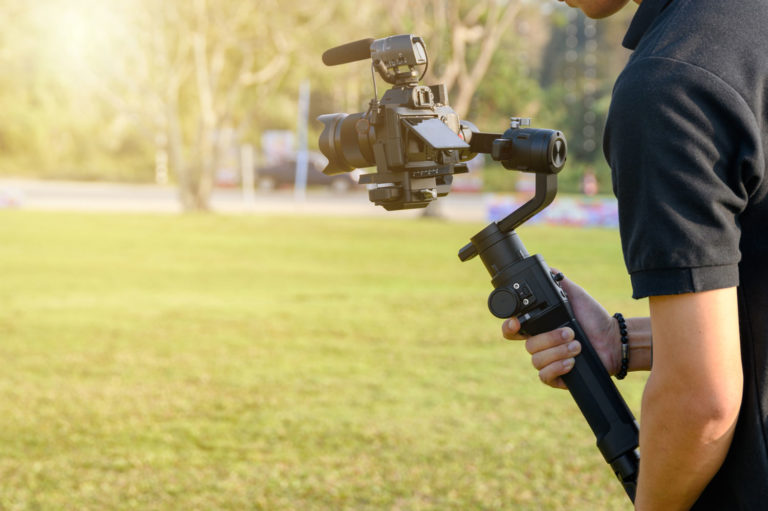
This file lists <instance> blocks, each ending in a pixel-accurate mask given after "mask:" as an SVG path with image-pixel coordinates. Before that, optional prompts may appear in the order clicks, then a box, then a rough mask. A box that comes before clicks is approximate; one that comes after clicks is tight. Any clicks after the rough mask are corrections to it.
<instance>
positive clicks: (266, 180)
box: [255, 153, 359, 193]
mask: <svg viewBox="0 0 768 511" xmlns="http://www.w3.org/2000/svg"><path fill="white" fill-rule="evenodd" d="M326 164H327V160H326V159H325V157H324V156H323V155H322V154H314V153H311V154H310V156H309V161H308V165H307V186H326V187H329V188H330V189H331V190H333V191H334V192H338V193H343V192H347V191H349V190H351V189H352V188H353V187H355V186H357V176H358V175H359V172H354V171H353V172H347V173H345V174H338V175H336V176H326V175H325V174H323V170H322V169H323V168H325V165H326ZM295 179H296V158H295V156H294V157H290V158H286V159H284V160H282V161H280V162H278V163H274V164H271V165H265V166H261V167H259V168H257V169H256V181H255V182H256V184H257V186H258V187H259V189H261V190H265V191H269V190H275V189H277V188H284V187H293V185H294V182H295Z"/></svg>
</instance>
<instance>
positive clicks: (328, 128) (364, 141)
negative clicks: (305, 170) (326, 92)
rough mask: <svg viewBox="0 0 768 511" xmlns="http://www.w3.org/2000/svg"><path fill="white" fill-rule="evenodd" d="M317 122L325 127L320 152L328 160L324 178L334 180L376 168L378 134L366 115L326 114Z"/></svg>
mask: <svg viewBox="0 0 768 511" xmlns="http://www.w3.org/2000/svg"><path fill="white" fill-rule="evenodd" d="M317 120H318V121H320V122H322V123H323V124H324V125H325V128H324V129H323V132H322V133H321V134H320V141H319V142H320V152H322V153H323V155H324V156H325V157H326V158H328V165H327V166H326V167H325V168H324V169H323V173H324V174H327V175H329V176H333V175H335V174H342V173H344V172H349V171H351V170H354V169H361V168H365V167H370V166H373V165H375V164H376V162H375V160H374V158H373V143H374V142H375V140H376V134H375V132H374V129H373V126H371V124H370V122H368V119H367V118H366V117H365V114H364V113H362V112H360V113H356V114H326V115H321V116H320V117H318V118H317Z"/></svg>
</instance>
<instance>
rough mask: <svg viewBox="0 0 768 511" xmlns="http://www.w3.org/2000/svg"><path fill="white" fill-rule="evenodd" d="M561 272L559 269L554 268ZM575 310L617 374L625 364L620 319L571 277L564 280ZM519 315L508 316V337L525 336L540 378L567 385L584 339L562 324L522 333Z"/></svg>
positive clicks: (504, 327) (504, 330) (505, 328)
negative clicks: (539, 331) (528, 334)
mask: <svg viewBox="0 0 768 511" xmlns="http://www.w3.org/2000/svg"><path fill="white" fill-rule="evenodd" d="M552 271H554V272H557V270H554V269H553V270H552ZM560 285H561V286H562V287H563V289H564V290H565V292H566V293H567V294H568V300H569V301H570V302H571V306H572V307H573V312H574V314H575V316H576V319H577V320H578V322H579V324H581V327H582V328H583V329H584V332H585V333H586V334H587V335H588V336H589V340H590V341H591V343H592V346H593V347H594V348H595V351H597V354H598V356H599V357H600V360H601V361H602V362H603V365H605V367H606V369H608V372H609V373H610V374H616V373H617V372H618V370H619V368H620V367H621V344H620V343H621V335H620V334H619V326H618V323H617V322H616V320H615V319H614V318H613V317H612V316H611V315H610V314H608V312H607V311H606V310H605V308H604V307H603V306H602V305H600V304H599V303H598V302H597V301H596V300H595V299H594V298H592V297H591V296H590V295H589V294H588V293H587V292H586V291H584V290H583V289H582V288H581V287H579V286H578V285H576V284H574V283H573V282H571V281H570V280H568V279H564V280H562V281H561V282H560ZM519 330H520V323H519V322H518V321H517V318H510V319H508V320H506V321H505V322H504V323H503V325H502V327H501V331H502V334H503V335H504V337H505V338H507V339H516V340H523V339H524V340H525V349H526V350H527V351H528V353H530V354H531V362H533V366H534V367H535V368H536V369H538V371H539V378H540V379H541V381H542V382H544V383H546V384H547V385H549V386H551V387H555V388H559V389H564V388H566V387H565V382H563V379H562V378H561V376H562V375H564V374H566V373H567V372H568V371H570V370H571V369H572V368H573V364H574V358H573V357H575V356H576V355H578V354H579V353H580V352H581V343H579V342H578V341H575V340H574V338H573V336H574V333H573V330H571V329H570V328H561V329H557V330H552V331H550V332H544V333H542V334H539V335H534V336H531V337H528V338H526V337H524V336H522V335H520V334H519V332H518V331H519Z"/></svg>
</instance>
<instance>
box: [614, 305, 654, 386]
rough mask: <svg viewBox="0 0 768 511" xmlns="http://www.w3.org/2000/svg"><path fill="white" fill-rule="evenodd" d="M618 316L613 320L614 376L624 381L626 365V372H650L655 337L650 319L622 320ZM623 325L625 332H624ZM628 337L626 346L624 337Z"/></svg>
mask: <svg viewBox="0 0 768 511" xmlns="http://www.w3.org/2000/svg"><path fill="white" fill-rule="evenodd" d="M617 316H621V315H620V314H618V313H617V314H616V315H614V316H613V317H612V318H611V323H612V324H611V332H612V333H611V338H612V339H614V340H615V348H614V363H613V364H612V366H613V368H614V370H613V371H612V374H614V375H615V376H616V377H617V378H618V379H622V378H623V377H624V376H625V375H626V373H625V371H624V370H623V366H624V364H626V372H632V371H649V370H650V369H651V365H652V362H653V336H652V335H651V321H650V318H648V317H635V318H623V317H622V318H621V319H619V317H617ZM622 325H623V326H624V331H623V332H622ZM623 336H626V341H627V342H626V344H624V343H623V342H622V337H623Z"/></svg>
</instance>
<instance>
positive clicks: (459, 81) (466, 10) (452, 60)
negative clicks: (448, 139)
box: [386, 0, 532, 118]
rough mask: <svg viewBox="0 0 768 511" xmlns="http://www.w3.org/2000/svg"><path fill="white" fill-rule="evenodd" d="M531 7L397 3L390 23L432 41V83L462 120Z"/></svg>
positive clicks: (391, 5)
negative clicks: (444, 93) (497, 56)
mask: <svg viewBox="0 0 768 511" xmlns="http://www.w3.org/2000/svg"><path fill="white" fill-rule="evenodd" d="M531 8H532V4H530V2H526V1H524V0H481V1H477V0H475V1H470V0H394V1H392V2H388V3H387V4H386V11H387V13H388V15H389V22H390V25H391V26H392V27H393V28H394V29H395V30H396V31H411V32H413V33H415V34H417V35H420V36H422V37H424V38H425V40H426V41H428V48H427V50H428V53H429V54H430V56H431V60H430V68H429V70H428V72H427V76H426V77H425V79H426V81H427V82H428V83H443V84H445V86H446V88H447V90H448V96H449V97H450V98H451V106H452V107H453V109H454V110H456V112H457V113H458V114H459V117H461V118H464V117H465V116H466V115H467V113H468V112H469V108H470V105H471V103H472V98H473V96H474V94H475V92H476V91H477V89H478V87H480V86H481V83H482V81H483V78H484V77H485V76H486V74H487V72H488V70H489V69H490V67H491V62H492V60H493V56H494V54H495V52H496V51H497V50H498V48H499V46H500V45H501V44H502V42H503V41H504V40H505V36H506V41H507V43H509V42H510V39H509V37H508V36H509V35H510V29H511V28H512V27H513V26H514V25H515V22H516V21H519V19H520V17H521V15H522V14H523V13H524V12H526V10H528V11H530V10H531Z"/></svg>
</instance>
